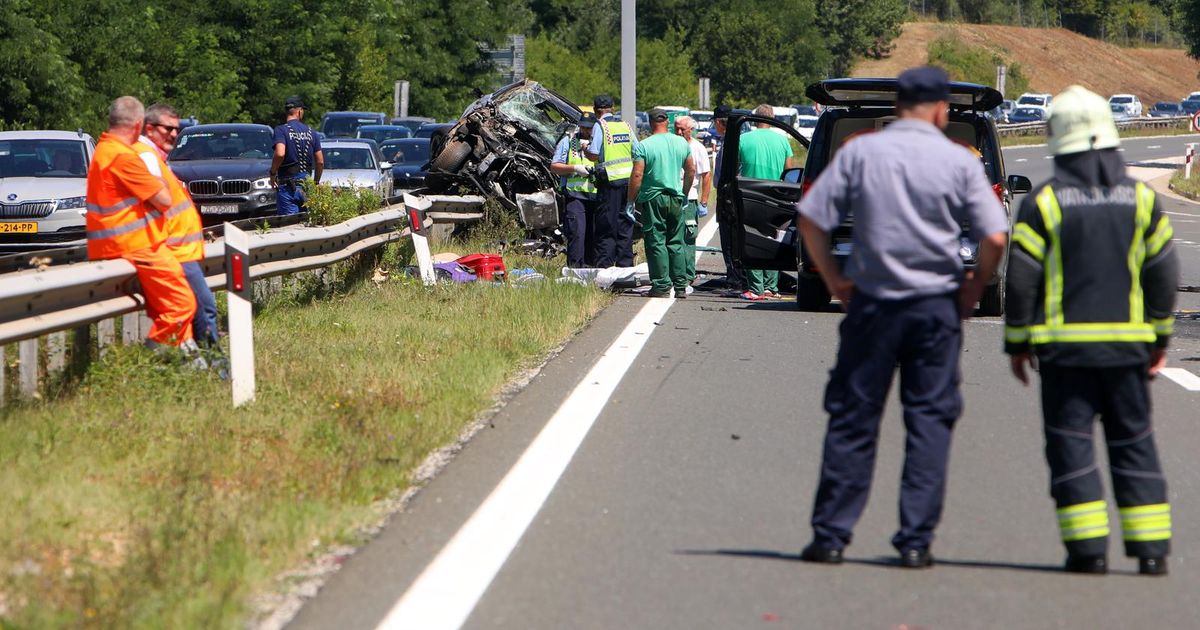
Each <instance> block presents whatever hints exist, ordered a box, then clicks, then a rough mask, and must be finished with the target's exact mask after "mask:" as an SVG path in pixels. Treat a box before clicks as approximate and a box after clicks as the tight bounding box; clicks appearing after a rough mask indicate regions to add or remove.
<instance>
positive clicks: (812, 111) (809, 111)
mask: <svg viewBox="0 0 1200 630" xmlns="http://www.w3.org/2000/svg"><path fill="white" fill-rule="evenodd" d="M792 109H794V110H796V113H797V114H799V115H801V116H820V115H821V110H820V109H818V108H817V106H816V105H792Z"/></svg>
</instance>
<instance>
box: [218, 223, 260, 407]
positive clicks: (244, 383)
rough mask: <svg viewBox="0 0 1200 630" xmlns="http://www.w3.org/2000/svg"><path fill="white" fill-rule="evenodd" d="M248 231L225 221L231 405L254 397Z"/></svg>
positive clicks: (252, 307) (242, 403)
mask: <svg viewBox="0 0 1200 630" xmlns="http://www.w3.org/2000/svg"><path fill="white" fill-rule="evenodd" d="M253 284H254V283H253V281H252V280H251V279H250V235H249V234H247V233H246V232H244V231H242V230H240V229H238V228H237V227H235V226H234V225H233V224H232V223H226V224H225V289H226V291H227V292H228V295H229V381H230V385H231V387H232V389H233V406H234V407H240V406H242V405H244V404H246V403H248V402H251V401H253V400H254V387H255V386H254V321H253V316H254V302H253V299H254V288H253Z"/></svg>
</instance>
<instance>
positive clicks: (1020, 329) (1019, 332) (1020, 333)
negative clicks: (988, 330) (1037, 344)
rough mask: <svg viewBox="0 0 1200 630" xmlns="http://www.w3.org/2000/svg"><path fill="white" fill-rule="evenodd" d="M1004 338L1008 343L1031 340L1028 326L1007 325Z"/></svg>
mask: <svg viewBox="0 0 1200 630" xmlns="http://www.w3.org/2000/svg"><path fill="white" fill-rule="evenodd" d="M1004 340H1005V341H1007V342H1008V343H1024V342H1026V341H1029V327H1028V326H1005V327H1004Z"/></svg>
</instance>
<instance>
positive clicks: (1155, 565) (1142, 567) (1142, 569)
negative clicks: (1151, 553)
mask: <svg viewBox="0 0 1200 630" xmlns="http://www.w3.org/2000/svg"><path fill="white" fill-rule="evenodd" d="M1138 573H1141V574H1142V575H1166V574H1167V559H1166V558H1165V557H1163V558H1138Z"/></svg>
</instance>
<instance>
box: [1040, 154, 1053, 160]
mask: <svg viewBox="0 0 1200 630" xmlns="http://www.w3.org/2000/svg"><path fill="white" fill-rule="evenodd" d="M1042 159H1043V160H1053V159H1054V156H1053V155H1043V156H1042Z"/></svg>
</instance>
